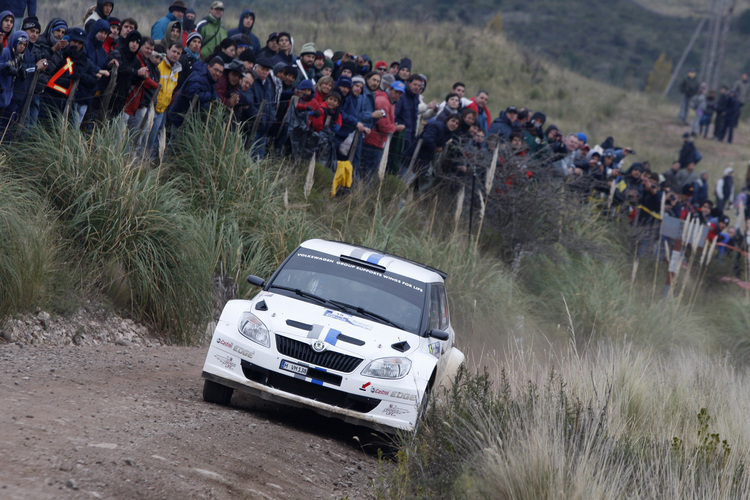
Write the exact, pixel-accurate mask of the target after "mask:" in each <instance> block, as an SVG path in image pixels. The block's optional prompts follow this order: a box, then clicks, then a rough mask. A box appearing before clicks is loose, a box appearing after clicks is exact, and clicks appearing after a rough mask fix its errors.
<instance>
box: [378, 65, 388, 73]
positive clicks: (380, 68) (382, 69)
mask: <svg viewBox="0 0 750 500" xmlns="http://www.w3.org/2000/svg"><path fill="white" fill-rule="evenodd" d="M375 69H376V70H378V71H383V72H385V71H388V68H384V67H383V66H381V67H379V68H375Z"/></svg>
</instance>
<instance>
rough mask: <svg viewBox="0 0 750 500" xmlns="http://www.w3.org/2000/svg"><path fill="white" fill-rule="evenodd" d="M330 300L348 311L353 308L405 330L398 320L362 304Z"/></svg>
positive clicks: (364, 314) (362, 313)
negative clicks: (368, 308) (395, 320)
mask: <svg viewBox="0 0 750 500" xmlns="http://www.w3.org/2000/svg"><path fill="white" fill-rule="evenodd" d="M328 302H330V303H331V304H334V305H336V306H338V307H340V308H342V309H343V310H345V311H348V310H350V309H351V310H354V311H356V312H358V313H359V314H361V315H363V316H369V317H370V318H374V319H377V320H380V321H382V322H383V323H387V324H389V325H391V326H395V327H396V328H398V329H400V330H404V327H403V326H401V325H399V324H398V323H396V322H394V321H392V320H390V319H388V318H386V317H385V316H381V315H380V314H378V313H374V312H372V311H368V310H367V309H365V308H363V307H362V306H355V305H352V304H347V303H345V302H339V301H338V300H329V301H328Z"/></svg>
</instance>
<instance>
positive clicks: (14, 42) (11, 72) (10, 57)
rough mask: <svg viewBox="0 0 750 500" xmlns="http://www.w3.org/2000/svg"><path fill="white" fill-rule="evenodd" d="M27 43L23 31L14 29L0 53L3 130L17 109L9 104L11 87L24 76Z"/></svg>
mask: <svg viewBox="0 0 750 500" xmlns="http://www.w3.org/2000/svg"><path fill="white" fill-rule="evenodd" d="M28 45H29V36H28V35H27V34H26V32H25V31H16V32H15V33H13V34H12V35H11V36H10V39H9V40H8V46H7V47H5V48H4V49H3V51H2V53H0V125H2V130H3V131H4V130H5V129H6V127H7V126H8V124H9V122H10V121H11V119H12V118H13V116H14V114H15V112H16V111H17V109H15V106H11V101H12V99H13V87H14V83H15V82H16V81H17V80H23V79H25V78H26V69H25V68H24V64H23V63H24V52H26V49H27V47H28Z"/></svg>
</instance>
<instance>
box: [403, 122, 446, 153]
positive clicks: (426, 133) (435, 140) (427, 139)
mask: <svg viewBox="0 0 750 500" xmlns="http://www.w3.org/2000/svg"><path fill="white" fill-rule="evenodd" d="M452 136H453V132H451V131H450V130H449V129H448V125H446V124H445V122H444V121H442V122H434V123H430V124H428V125H427V126H426V127H425V128H424V130H423V131H422V133H421V134H420V136H419V137H420V139H422V146H420V148H419V153H418V154H417V159H419V160H422V161H425V162H428V161H430V160H432V157H433V156H434V155H435V151H436V150H437V148H442V147H443V146H445V144H446V143H447V142H448V139H450V138H451V137H452ZM416 144H417V143H416V142H415V143H413V145H412V147H411V148H410V149H409V150H407V152H406V155H407V157H409V158H410V157H411V155H413V154H414V148H416Z"/></svg>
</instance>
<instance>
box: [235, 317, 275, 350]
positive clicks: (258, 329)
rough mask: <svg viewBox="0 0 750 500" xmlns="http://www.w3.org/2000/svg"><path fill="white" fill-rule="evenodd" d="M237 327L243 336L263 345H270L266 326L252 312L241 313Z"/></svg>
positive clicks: (269, 336)
mask: <svg viewBox="0 0 750 500" xmlns="http://www.w3.org/2000/svg"><path fill="white" fill-rule="evenodd" d="M237 329H238V330H239V331H240V334H242V336H243V337H247V338H248V339H250V340H252V341H253V342H256V343H258V344H260V345H262V346H264V347H271V335H270V334H269V332H268V328H266V325H264V324H263V322H262V321H261V320H259V319H258V318H257V317H256V316H255V315H254V314H253V313H249V312H244V313H242V316H241V317H240V323H239V324H238V325H237Z"/></svg>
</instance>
